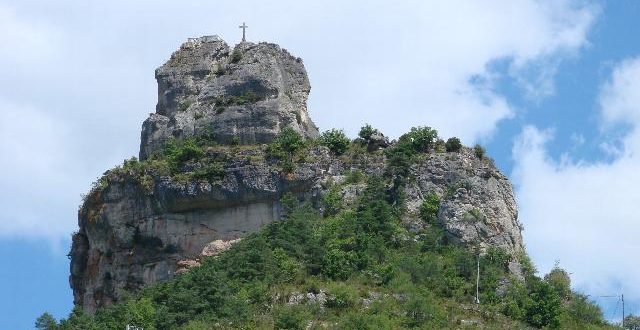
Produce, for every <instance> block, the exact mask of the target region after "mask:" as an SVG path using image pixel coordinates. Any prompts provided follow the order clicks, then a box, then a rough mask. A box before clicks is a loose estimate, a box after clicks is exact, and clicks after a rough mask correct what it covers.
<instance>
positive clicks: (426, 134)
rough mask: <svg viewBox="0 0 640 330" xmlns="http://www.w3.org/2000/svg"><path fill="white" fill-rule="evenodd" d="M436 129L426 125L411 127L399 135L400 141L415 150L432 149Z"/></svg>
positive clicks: (435, 137) (436, 136)
mask: <svg viewBox="0 0 640 330" xmlns="http://www.w3.org/2000/svg"><path fill="white" fill-rule="evenodd" d="M437 138H438V131H436V130H435V129H433V128H431V127H428V126H418V127H412V128H411V130H410V131H409V133H406V134H404V135H402V136H401V137H400V142H401V143H408V144H410V145H411V147H412V149H413V150H414V151H415V152H428V151H429V150H431V149H433V146H434V143H435V141H436V139H437Z"/></svg>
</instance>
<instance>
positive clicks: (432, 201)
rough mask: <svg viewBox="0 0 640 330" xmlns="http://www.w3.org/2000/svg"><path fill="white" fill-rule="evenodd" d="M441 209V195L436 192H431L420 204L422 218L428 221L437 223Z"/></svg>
mask: <svg viewBox="0 0 640 330" xmlns="http://www.w3.org/2000/svg"><path fill="white" fill-rule="evenodd" d="M439 209H440V197H438V195H436V194H434V193H429V194H428V195H427V196H426V197H425V199H424V201H423V202H422V204H420V219H422V221H424V222H426V223H435V222H436V220H437V219H438V210H439Z"/></svg>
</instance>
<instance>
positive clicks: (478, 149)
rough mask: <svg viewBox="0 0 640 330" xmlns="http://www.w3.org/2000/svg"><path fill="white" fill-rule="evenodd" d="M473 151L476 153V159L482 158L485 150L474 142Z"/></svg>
mask: <svg viewBox="0 0 640 330" xmlns="http://www.w3.org/2000/svg"><path fill="white" fill-rule="evenodd" d="M473 153H474V154H475V155H476V157H478V159H483V158H484V156H485V154H486V153H487V152H486V151H485V150H484V148H483V147H482V146H481V145H479V144H476V145H475V146H473Z"/></svg>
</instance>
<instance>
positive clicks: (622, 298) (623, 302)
mask: <svg viewBox="0 0 640 330" xmlns="http://www.w3.org/2000/svg"><path fill="white" fill-rule="evenodd" d="M622 328H623V329H624V293H623V294H622Z"/></svg>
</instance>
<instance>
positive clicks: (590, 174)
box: [513, 58, 640, 296]
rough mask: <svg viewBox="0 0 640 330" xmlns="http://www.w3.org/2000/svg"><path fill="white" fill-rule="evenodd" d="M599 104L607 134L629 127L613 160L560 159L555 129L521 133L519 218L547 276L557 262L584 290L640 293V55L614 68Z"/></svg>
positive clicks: (531, 129) (517, 156) (517, 147)
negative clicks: (553, 148) (555, 155)
mask: <svg viewBox="0 0 640 330" xmlns="http://www.w3.org/2000/svg"><path fill="white" fill-rule="evenodd" d="M600 107H601V116H602V120H603V121H602V122H603V129H604V130H605V131H606V130H611V129H616V127H617V126H615V125H614V124H624V125H626V126H627V128H628V130H627V131H625V132H626V133H625V134H624V135H623V137H622V140H620V141H617V143H619V144H621V145H622V150H623V152H618V153H617V154H615V153H614V155H616V158H615V159H614V160H613V161H612V162H595V163H584V162H567V161H565V162H556V161H554V160H553V159H551V158H550V157H549V155H548V153H547V151H546V149H545V145H546V144H547V143H549V142H550V141H551V139H552V134H551V133H550V132H548V131H541V130H539V129H536V128H534V127H526V128H525V129H524V130H523V132H522V134H521V136H520V137H519V139H518V141H517V143H516V145H515V147H514V150H513V155H514V158H515V161H516V168H515V170H514V179H515V183H516V186H517V196H518V202H519V205H520V219H521V220H522V222H523V223H524V225H525V232H524V234H525V240H526V242H527V243H528V251H529V253H530V254H531V255H532V257H533V259H534V260H535V262H536V264H537V265H539V266H540V267H539V268H540V270H541V271H543V272H546V271H548V270H549V269H550V267H552V266H553V262H554V260H556V259H559V260H560V263H561V266H563V267H565V268H567V269H568V270H569V271H570V272H572V273H573V275H572V277H573V279H574V284H575V286H576V287H578V288H581V289H582V290H584V291H586V293H590V294H596V295H597V294H614V293H619V292H621V291H624V293H625V294H629V295H632V296H639V295H640V283H638V281H637V279H638V278H640V268H639V267H637V266H636V265H635V264H634V263H635V253H636V252H637V251H639V250H640V240H638V237H640V217H639V215H640V194H638V189H639V187H640V175H638V169H640V144H638V141H639V140H640V138H639V137H640V58H638V59H632V60H628V61H625V62H622V63H620V64H619V65H618V66H617V67H616V68H615V69H614V71H613V74H612V76H611V79H610V80H609V81H607V82H606V83H605V84H604V85H603V87H602V89H601V94H600ZM612 143H615V141H613V142H612ZM607 145H612V144H611V143H608V144H607Z"/></svg>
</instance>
